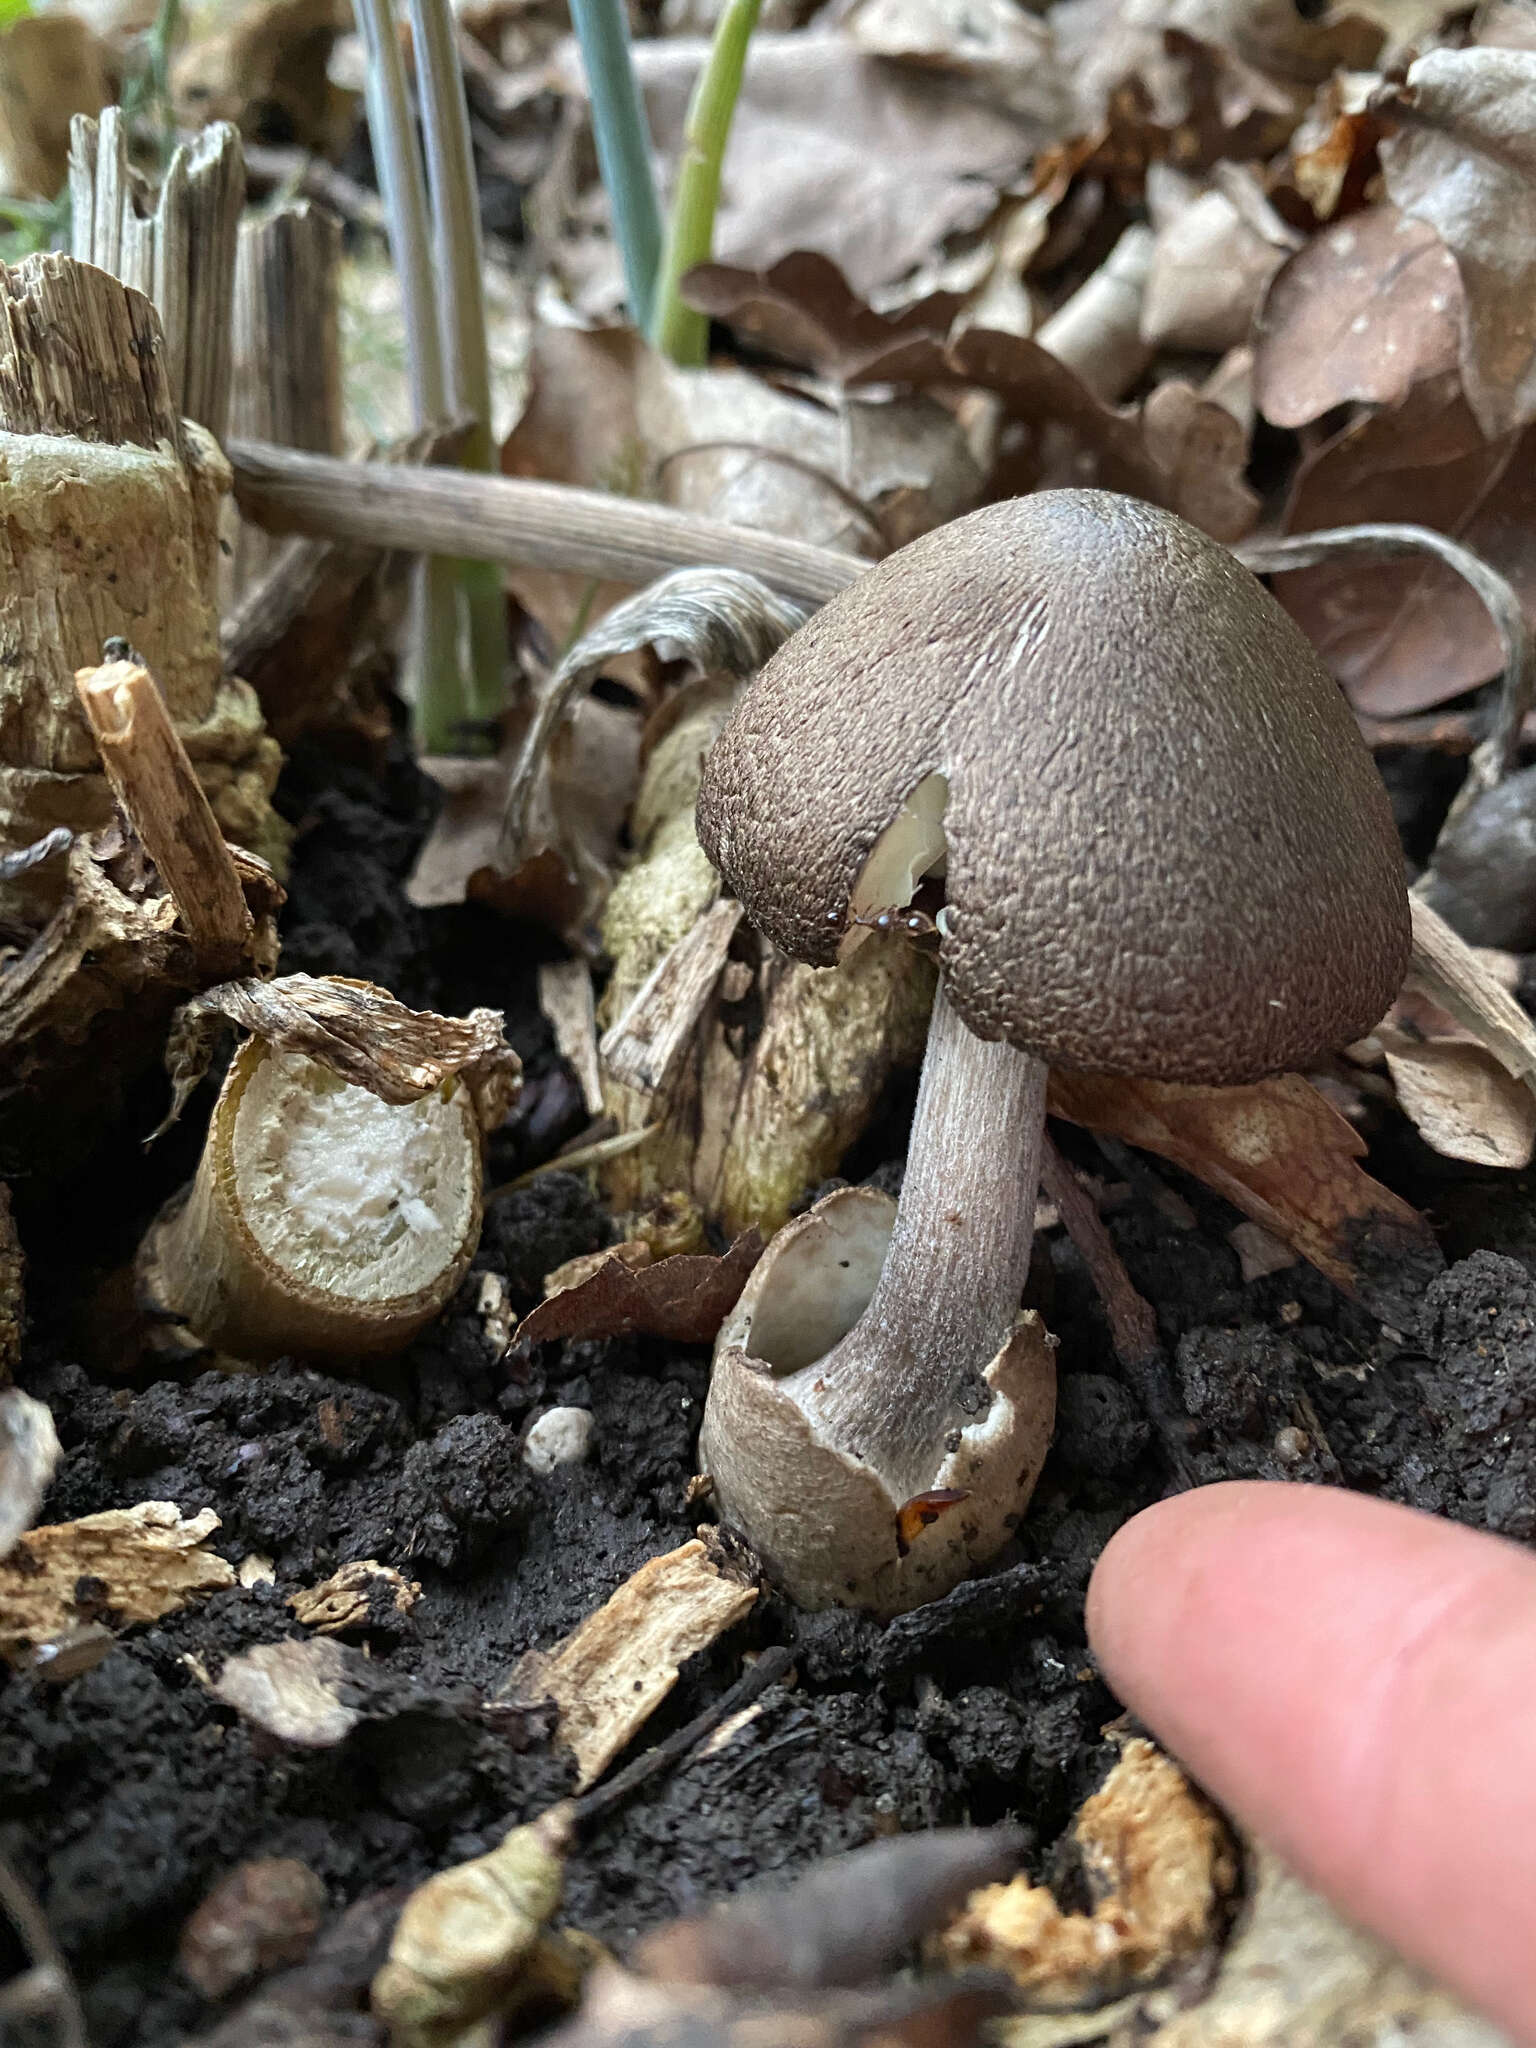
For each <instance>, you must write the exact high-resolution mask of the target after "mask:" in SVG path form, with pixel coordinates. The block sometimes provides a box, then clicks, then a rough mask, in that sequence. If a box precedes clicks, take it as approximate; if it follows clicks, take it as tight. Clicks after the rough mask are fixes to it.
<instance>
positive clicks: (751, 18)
mask: <svg viewBox="0 0 1536 2048" xmlns="http://www.w3.org/2000/svg"><path fill="white" fill-rule="evenodd" d="M761 6H762V0H726V6H725V10H724V12H723V13H722V14H721V16H720V19H719V21H718V22H717V23H716V24H715V34H714V40H713V42H712V43H711V44H710V48H709V56H708V57H707V58H706V60H705V64H704V69H703V70H702V71H701V72H700V74H699V79H698V83H697V84H696V85H695V86H694V88H693V97H692V99H691V100H690V101H689V103H688V119H687V123H686V125H685V127H684V130H683V153H682V156H681V158H680V160H679V162H678V166H677V184H676V188H675V189H674V191H673V194H672V211H671V214H670V216H669V218H668V221H667V239H666V246H665V248H664V250H663V252H662V258H661V270H660V273H659V275H658V277H657V280H656V296H655V302H654V305H653V308H652V314H651V322H650V337H651V341H652V343H653V344H654V346H655V347H657V348H659V349H660V350H661V351H662V352H663V354H665V355H669V356H670V357H671V358H672V360H673V362H675V363H682V364H684V365H685V366H687V367H690V368H693V367H697V366H698V365H699V364H701V363H702V362H703V361H704V359H705V355H706V351H707V348H708V343H709V321H708V320H707V318H706V317H705V315H704V314H702V313H699V312H696V311H695V310H694V308H693V307H692V306H687V305H685V304H684V303H683V300H682V297H681V294H680V291H679V286H680V285H681V283H682V280H683V278H684V277H685V276H686V275H687V273H688V272H689V271H690V270H691V269H692V268H693V266H694V265H695V264H696V263H707V262H708V261H709V258H710V255H711V253H712V251H713V247H714V238H715V209H716V208H717V206H718V205H719V203H720V172H721V167H722V165H723V164H724V161H725V147H726V144H727V142H728V141H729V140H730V134H731V122H732V120H733V119H734V117H735V113H736V101H737V99H738V97H739V96H740V93H741V80H742V73H743V72H744V70H745V69H746V62H747V45H748V44H749V43H750V41H751V40H752V31H753V29H754V28H756V26H757V17H758V13H759V11H760V9H761Z"/></svg>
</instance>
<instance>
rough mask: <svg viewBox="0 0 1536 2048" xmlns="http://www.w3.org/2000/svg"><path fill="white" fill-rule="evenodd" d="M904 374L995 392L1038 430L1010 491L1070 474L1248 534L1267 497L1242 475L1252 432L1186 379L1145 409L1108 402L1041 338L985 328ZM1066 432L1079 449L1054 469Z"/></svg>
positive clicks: (923, 355) (918, 347)
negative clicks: (1050, 437)
mask: <svg viewBox="0 0 1536 2048" xmlns="http://www.w3.org/2000/svg"><path fill="white" fill-rule="evenodd" d="M903 375H904V376H905V377H906V378H907V379H908V380H910V381H912V382H914V383H926V384H970V385H974V386H976V387H978V388H979V389H981V390H984V391H991V392H995V393H996V395H997V397H998V398H999V399H1000V400H1001V401H1002V405H1003V409H1004V412H1005V413H1006V415H1007V416H1008V418H1009V419H1011V420H1015V421H1018V422H1019V423H1020V424H1022V425H1026V426H1029V427H1030V428H1032V429H1034V430H1035V435H1036V442H1037V449H1038V450H1039V452H1038V453H1037V457H1036V461H1035V463H1034V464H1033V465H1029V464H1026V465H1025V472H1026V474H1025V476H1024V477H1021V478H1020V479H1018V480H1017V481H1015V480H1014V479H1013V478H1012V477H1010V479H1009V481H1008V485H1007V488H1009V489H1022V488H1027V487H1032V486H1033V485H1034V484H1038V483H1046V482H1052V481H1063V482H1065V481H1067V480H1068V479H1069V478H1070V480H1071V481H1072V482H1074V483H1078V484H1082V483H1087V482H1092V483H1097V484H1099V485H1102V486H1103V487H1104V488H1105V489H1106V490H1117V491H1125V492H1128V493H1129V494H1130V495H1131V496H1133V497H1138V498H1145V499H1147V500H1148V501H1149V502H1150V503H1152V504H1154V505H1165V506H1166V507H1167V508H1168V509H1169V511H1171V512H1178V513H1180V514H1182V516H1183V517H1184V518H1186V519H1188V520H1190V521H1191V522H1192V523H1193V524H1194V525H1196V526H1200V527H1203V528H1204V529H1205V531H1206V532H1207V533H1209V534H1212V535H1213V536H1214V537H1215V538H1216V539H1218V540H1229V541H1230V540H1240V539H1241V538H1242V536H1243V535H1244V534H1245V533H1247V532H1248V531H1249V530H1250V529H1251V528H1252V526H1253V524H1254V521H1255V519H1256V518H1257V516H1258V500H1257V498H1256V497H1255V496H1254V494H1253V492H1252V491H1251V490H1250V489H1249V487H1248V485H1247V483H1246V482H1245V481H1244V476H1243V472H1244V469H1245V468H1246V466H1247V459H1248V440H1247V436H1246V434H1245V433H1244V432H1243V430H1242V428H1241V427H1240V426H1239V424H1238V422H1237V421H1236V420H1235V419H1234V418H1233V417H1232V415H1231V414H1230V413H1229V412H1227V411H1226V410H1225V409H1224V408H1223V407H1221V406H1219V405H1213V404H1211V403H1209V402H1208V401H1207V400H1205V399H1202V398H1201V397H1200V396H1199V394H1198V393H1197V392H1195V391H1194V390H1193V389H1192V388H1191V387H1190V386H1189V385H1187V384H1183V383H1179V382H1177V381H1170V382H1168V383H1166V384H1160V385H1159V386H1158V388H1157V390H1156V391H1154V392H1153V393H1152V394H1151V396H1150V397H1149V398H1148V399H1147V400H1146V402H1145V404H1144V405H1143V406H1141V407H1134V406H1133V407H1122V408H1117V407H1113V406H1108V405H1105V404H1104V403H1103V401H1102V400H1100V399H1098V398H1096V397H1094V395H1093V393H1092V392H1091V391H1090V390H1089V389H1088V387H1087V385H1086V384H1084V383H1083V381H1082V379H1081V378H1080V377H1079V376H1078V375H1077V373H1076V371H1075V370H1071V369H1069V368H1068V367H1067V365H1066V364H1065V363H1063V362H1059V361H1058V360H1057V358H1056V357H1055V356H1053V355H1052V354H1051V353H1050V351H1049V350H1048V349H1045V348H1042V347H1041V346H1040V344H1039V342H1037V341H1033V340H1031V339H1029V338H1028V337H1026V336H1023V335H1017V334H998V333H993V332H990V331H988V330H987V329H984V328H979V327H971V328H967V329H966V330H965V332H964V333H962V334H960V335H957V336H956V338H955V339H954V340H953V341H952V342H951V343H949V344H948V346H947V347H942V348H941V347H940V346H939V345H938V344H937V343H934V342H917V343H915V344H913V346H912V348H911V349H910V351H909V352H908V358H907V362H906V364H905V367H904V370H903ZM1058 430H1059V432H1060V433H1061V434H1063V435H1064V436H1065V437H1066V439H1067V441H1068V442H1069V443H1070V451H1069V452H1067V453H1064V454H1063V455H1062V456H1061V457H1059V458H1056V460H1055V464H1054V468H1053V466H1052V457H1051V454H1050V451H1049V449H1048V448H1046V447H1045V446H1044V445H1043V444H1044V442H1045V437H1046V436H1047V434H1048V433H1051V432H1056V431H1058ZM1031 470H1032V472H1033V473H1032V474H1031V473H1030V471H1031ZM1057 471H1059V475H1058V474H1057V473H1056V472H1057Z"/></svg>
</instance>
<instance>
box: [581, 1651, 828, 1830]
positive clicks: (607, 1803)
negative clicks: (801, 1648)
mask: <svg viewBox="0 0 1536 2048" xmlns="http://www.w3.org/2000/svg"><path fill="white" fill-rule="evenodd" d="M794 1661H795V1652H794V1650H793V1648H791V1647H790V1646H789V1645H788V1644H785V1643H775V1644H774V1646H773V1647H772V1648H771V1649H768V1650H764V1651H763V1653H762V1655H761V1656H760V1657H759V1658H758V1659H757V1660H756V1662H755V1663H753V1664H751V1665H750V1666H749V1667H748V1668H747V1670H746V1671H744V1672H743V1673H742V1675H741V1677H740V1678H738V1679H737V1681H736V1683H735V1684H734V1685H733V1686H730V1687H728V1688H727V1690H726V1691H725V1692H723V1693H721V1695H720V1697H719V1698H718V1699H716V1700H712V1701H711V1702H710V1704H709V1705H708V1706H707V1707H706V1708H705V1709H704V1711H703V1712H702V1713H701V1714H695V1715H694V1717H693V1719H692V1720H691V1721H688V1722H685V1723H684V1725H683V1726H682V1727H681V1728H677V1729H674V1730H673V1732H672V1733H671V1734H670V1735H667V1736H664V1737H663V1738H662V1740H661V1741H660V1742H657V1743H653V1744H652V1746H651V1747H650V1748H649V1749H648V1750H646V1752H645V1754H644V1755H643V1756H637V1757H636V1758H635V1760H634V1762H633V1763H631V1764H626V1765H625V1766H624V1768H623V1770H622V1771H616V1772H615V1773H614V1775H613V1776H612V1777H611V1778H610V1779H609V1780H608V1781H607V1783H606V1784H603V1785H599V1786H597V1788H596V1789H595V1790H594V1791H591V1792H586V1793H583V1795H582V1796H581V1798H579V1799H578V1800H577V1801H576V1802H575V1804H574V1806H573V1808H572V1813H573V1815H574V1817H575V1820H576V1824H577V1826H578V1827H581V1826H584V1825H585V1823H586V1822H588V1821H590V1820H596V1819H598V1818H599V1817H600V1816H601V1815H603V1814H606V1813H611V1812H612V1811H613V1809H614V1808H615V1807H616V1806H621V1805H622V1804H623V1803H624V1801H625V1800H626V1799H628V1798H629V1796H630V1794H631V1793H633V1792H637V1791H639V1789H640V1787H641V1786H642V1785H645V1784H648V1783H649V1782H650V1780H651V1779H652V1778H654V1777H656V1776H657V1774H658V1773H659V1772H661V1771H665V1770H670V1769H671V1767H672V1766H673V1765H674V1764H678V1763H681V1762H682V1760H683V1758H684V1757H685V1756H687V1755H688V1754H689V1752H690V1751H691V1750H694V1749H696V1748H697V1747H698V1745H699V1744H700V1743H701V1742H703V1741H704V1739H705V1738H706V1736H709V1735H712V1734H713V1733H714V1731H715V1730H716V1729H717V1728H718V1727H719V1726H720V1725H721V1723H722V1722H725V1721H728V1720H730V1718H731V1716H732V1715H733V1714H739V1713H741V1712H742V1711H743V1709H744V1708H746V1707H750V1706H751V1705H752V1703H753V1701H754V1700H757V1699H760V1698H761V1697H762V1695H763V1694H764V1693H765V1692H766V1691H767V1690H768V1688H769V1686H771V1685H777V1684H778V1682H779V1680H780V1679H781V1678H782V1677H783V1676H784V1674H785V1672H787V1671H788V1670H789V1668H790V1666H791V1665H792V1664H793V1663H794Z"/></svg>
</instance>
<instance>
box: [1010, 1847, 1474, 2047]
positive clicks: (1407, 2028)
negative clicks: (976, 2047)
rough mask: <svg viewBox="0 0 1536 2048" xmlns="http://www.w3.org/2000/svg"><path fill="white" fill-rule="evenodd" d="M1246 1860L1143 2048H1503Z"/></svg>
mask: <svg viewBox="0 0 1536 2048" xmlns="http://www.w3.org/2000/svg"><path fill="white" fill-rule="evenodd" d="M1248 1860H1249V1882H1248V1901H1247V1904H1246V1906H1245V1907H1244V1910H1243V1914H1242V1918H1241V1919H1240V1920H1239V1922H1238V1925H1237V1928H1236V1931H1235V1934H1234V1938H1233V1940H1232V1942H1231V1943H1230V1945H1229V1946H1228V1948H1227V1950H1226V1953H1225V1954H1224V1955H1223V1957H1222V1960H1221V1967H1220V1970H1219V1972H1218V1974H1217V1978H1216V1982H1215V1984H1214V1985H1213V1986H1212V1989H1211V1992H1210V1994H1209V1996H1208V1997H1206V1998H1204V1999H1203V2000H1202V2001H1201V2002H1200V2004H1199V2005H1197V2006H1195V2007H1194V2009H1193V2010H1192V2011H1189V2012H1185V2013H1182V2014H1179V2015H1178V2016H1177V2017H1175V2018H1171V2019H1169V2020H1168V2022H1167V2023H1166V2024H1165V2025H1163V2026H1161V2027H1159V2028H1158V2029H1157V2031H1156V2032H1155V2033H1153V2034H1151V2035H1147V2034H1146V2033H1145V2032H1144V2031H1143V2030H1142V2029H1139V2028H1138V2029H1137V2030H1136V2033H1135V2036H1134V2038H1136V2039H1137V2040H1143V2041H1145V2042H1146V2048H1233V2044H1235V2043H1239V2042H1240V2043H1241V2044H1242V2048H1338V2044H1339V2043H1340V2042H1345V2041H1348V2042H1359V2043H1360V2044H1362V2048H1366V2044H1370V2048H1389V2044H1394V2043H1397V2042H1408V2041H1412V2042H1413V2044H1414V2048H1509V2043H1508V2039H1507V2037H1506V2036H1505V2035H1504V2034H1503V2033H1501V2032H1500V2031H1499V2029H1498V2028H1496V2027H1494V2026H1492V2025H1490V2024H1489V2022H1488V2021H1486V2020H1482V2019H1477V2018H1475V2017H1474V2016H1473V2015H1472V2014H1471V2013H1470V2012H1468V2011H1467V2009H1466V2007H1465V2006H1463V2005H1462V2004H1461V2003H1460V2001H1459V2000H1457V1999H1454V1998H1452V1997H1451V1995H1450V1994H1449V1993H1448V1992H1444V1991H1440V1990H1438V1989H1437V1988H1436V1987H1435V1986H1434V1985H1432V1984H1431V1983H1430V1982H1429V1980H1428V1979H1427V1978H1425V1977H1423V1976H1421V1975H1420V1973H1419V1972H1418V1971H1417V1970H1415V1969H1413V1968H1411V1967H1410V1966H1409V1965H1408V1964H1407V1963H1405V1962H1403V1961H1402V1959H1401V1958H1400V1957H1398V1956H1397V1955H1395V1954H1394V1953H1393V1951H1392V1950H1391V1949H1389V1948H1388V1947H1387V1946H1386V1945H1385V1943H1383V1942H1380V1941H1377V1940H1376V1939H1375V1938H1374V1937H1373V1936H1371V1935H1369V1934H1362V1933H1361V1932H1360V1931H1359V1929H1358V1928H1354V1927H1351V1926H1350V1925H1349V1923H1348V1922H1347V1921H1345V1920H1343V1919H1342V1918H1341V1917H1340V1916H1339V1915H1338V1914H1337V1913H1336V1912H1335V1911H1334V1909H1333V1907H1332V1906H1330V1905H1329V1904H1328V1903H1327V1902H1326V1901H1325V1900H1323V1899H1321V1898H1319V1897H1318V1895H1317V1893H1316V1892H1313V1891H1309V1890H1308V1889H1307V1887H1306V1886H1305V1885H1304V1884H1303V1883H1302V1882H1301V1880H1300V1879H1299V1878H1297V1877H1293V1876H1292V1875H1291V1873H1290V1872H1289V1871H1288V1870H1287V1869H1286V1868H1285V1867H1284V1865H1283V1864H1281V1863H1280V1861H1279V1860H1278V1858H1277V1857H1275V1856H1274V1855H1272V1854H1271V1853H1270V1852H1269V1851H1267V1850H1265V1849H1264V1848H1262V1847H1257V1846H1255V1847H1252V1848H1251V1850H1250V1855H1249V1859H1248ZM1004 2038H1005V2040H1008V2039H1009V2037H1008V2036H1007V2035H1006V2034H1005V2036H1004ZM1126 2038H1128V2039H1129V2038H1131V2035H1130V2034H1129V2032H1128V2033H1127V2036H1126ZM1009 2048H1023V2044H1022V2043H1014V2042H1012V2041H1011V2040H1009Z"/></svg>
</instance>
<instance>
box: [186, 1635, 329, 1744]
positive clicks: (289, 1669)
mask: <svg viewBox="0 0 1536 2048" xmlns="http://www.w3.org/2000/svg"><path fill="white" fill-rule="evenodd" d="M354 1655H355V1653H354V1652H352V1651H348V1650H344V1649H343V1648H342V1646H341V1645H340V1644H339V1643H333V1642H330V1641H328V1640H326V1639H325V1638H323V1637H316V1638H314V1639H313V1640H309V1641H305V1642H288V1643H261V1644H259V1645H258V1646H257V1647H256V1648H255V1649H254V1650H243V1651H242V1652H241V1653H240V1655H239V1656H238V1657H230V1658H228V1659H226V1661H225V1665H224V1669H223V1671H222V1672H221V1673H220V1675H219V1679H218V1682H217V1684H215V1685H213V1686H211V1687H210V1688H209V1689H210V1691H211V1692H212V1694H213V1696H214V1698H215V1699H216V1700H218V1701H220V1702H221V1703H222V1704H223V1705H224V1706H226V1707H233V1708H234V1709H235V1711H236V1712H237V1713H239V1714H242V1715H243V1716H244V1717H245V1719H246V1720H247V1721H252V1722H254V1723H255V1725H256V1726H257V1727H258V1728H261V1729H264V1730H265V1731H266V1733H267V1734H269V1735H274V1736H276V1737H277V1739H278V1740H279V1741H280V1742H291V1743H293V1744H294V1746H295V1747H296V1748H299V1749H334V1748H335V1746H336V1745H337V1743H338V1742H342V1741H344V1740H345V1739H346V1737H347V1736H348V1735H350V1734H351V1733H352V1730H353V1729H354V1728H355V1727H356V1726H357V1725H358V1723H359V1722H360V1721H361V1720H362V1718H363V1712H362V1709H361V1707H358V1706H353V1705H350V1704H347V1703H345V1702H343V1700H342V1697H341V1692H342V1688H343V1686H344V1685H345V1683H346V1681H347V1679H348V1677H349V1676H350V1674H351V1670H352V1659H353V1657H354Z"/></svg>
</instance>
